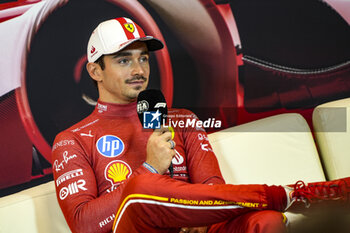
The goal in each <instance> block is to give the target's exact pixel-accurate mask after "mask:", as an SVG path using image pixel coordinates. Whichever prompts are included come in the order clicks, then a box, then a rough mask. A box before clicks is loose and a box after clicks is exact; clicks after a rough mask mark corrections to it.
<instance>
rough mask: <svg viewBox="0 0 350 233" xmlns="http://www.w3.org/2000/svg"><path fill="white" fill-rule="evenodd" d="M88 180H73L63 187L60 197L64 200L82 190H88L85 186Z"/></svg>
mask: <svg viewBox="0 0 350 233" xmlns="http://www.w3.org/2000/svg"><path fill="white" fill-rule="evenodd" d="M85 184H86V181H85V180H78V181H76V182H73V183H71V184H69V185H68V186H67V187H63V188H62V189H61V190H60V194H59V195H60V199H61V200H64V199H66V198H67V197H68V196H69V195H72V194H76V193H79V191H80V190H83V191H86V190H87V188H85Z"/></svg>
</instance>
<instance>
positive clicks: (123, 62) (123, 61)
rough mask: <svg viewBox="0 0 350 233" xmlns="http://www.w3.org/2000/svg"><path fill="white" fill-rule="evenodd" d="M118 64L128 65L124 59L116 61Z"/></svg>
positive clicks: (127, 60)
mask: <svg viewBox="0 0 350 233" xmlns="http://www.w3.org/2000/svg"><path fill="white" fill-rule="evenodd" d="M118 63H119V64H128V63H129V59H126V58H123V59H120V60H118Z"/></svg>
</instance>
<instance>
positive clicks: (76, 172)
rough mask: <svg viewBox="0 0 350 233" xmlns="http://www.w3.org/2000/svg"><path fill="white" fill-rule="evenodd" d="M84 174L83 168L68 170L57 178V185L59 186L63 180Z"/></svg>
mask: <svg viewBox="0 0 350 233" xmlns="http://www.w3.org/2000/svg"><path fill="white" fill-rule="evenodd" d="M82 175H83V170H82V169H76V170H73V171H69V172H66V173H64V174H63V175H61V176H60V177H58V178H57V179H56V187H58V186H59V185H60V184H62V183H63V182H65V181H67V180H70V179H72V178H75V177H79V176H82Z"/></svg>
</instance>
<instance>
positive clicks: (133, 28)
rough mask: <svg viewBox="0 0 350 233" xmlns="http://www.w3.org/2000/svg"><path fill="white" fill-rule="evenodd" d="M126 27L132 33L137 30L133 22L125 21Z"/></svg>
mask: <svg viewBox="0 0 350 233" xmlns="http://www.w3.org/2000/svg"><path fill="white" fill-rule="evenodd" d="M124 27H125V29H126V30H128V31H129V32H131V33H134V31H135V27H134V25H133V24H132V23H125V24H124Z"/></svg>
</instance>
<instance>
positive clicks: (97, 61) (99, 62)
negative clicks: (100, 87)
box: [92, 55, 106, 87]
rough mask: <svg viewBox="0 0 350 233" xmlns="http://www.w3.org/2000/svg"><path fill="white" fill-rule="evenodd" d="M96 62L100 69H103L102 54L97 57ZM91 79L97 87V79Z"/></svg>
mask: <svg viewBox="0 0 350 233" xmlns="http://www.w3.org/2000/svg"><path fill="white" fill-rule="evenodd" d="M95 63H96V64H98V65H99V66H100V67H101V69H102V70H104V69H105V67H106V66H105V62H104V55H102V56H101V57H99V58H98V59H97V60H96V61H95ZM92 81H93V82H94V84H95V86H96V87H97V81H96V80H95V79H92Z"/></svg>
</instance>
